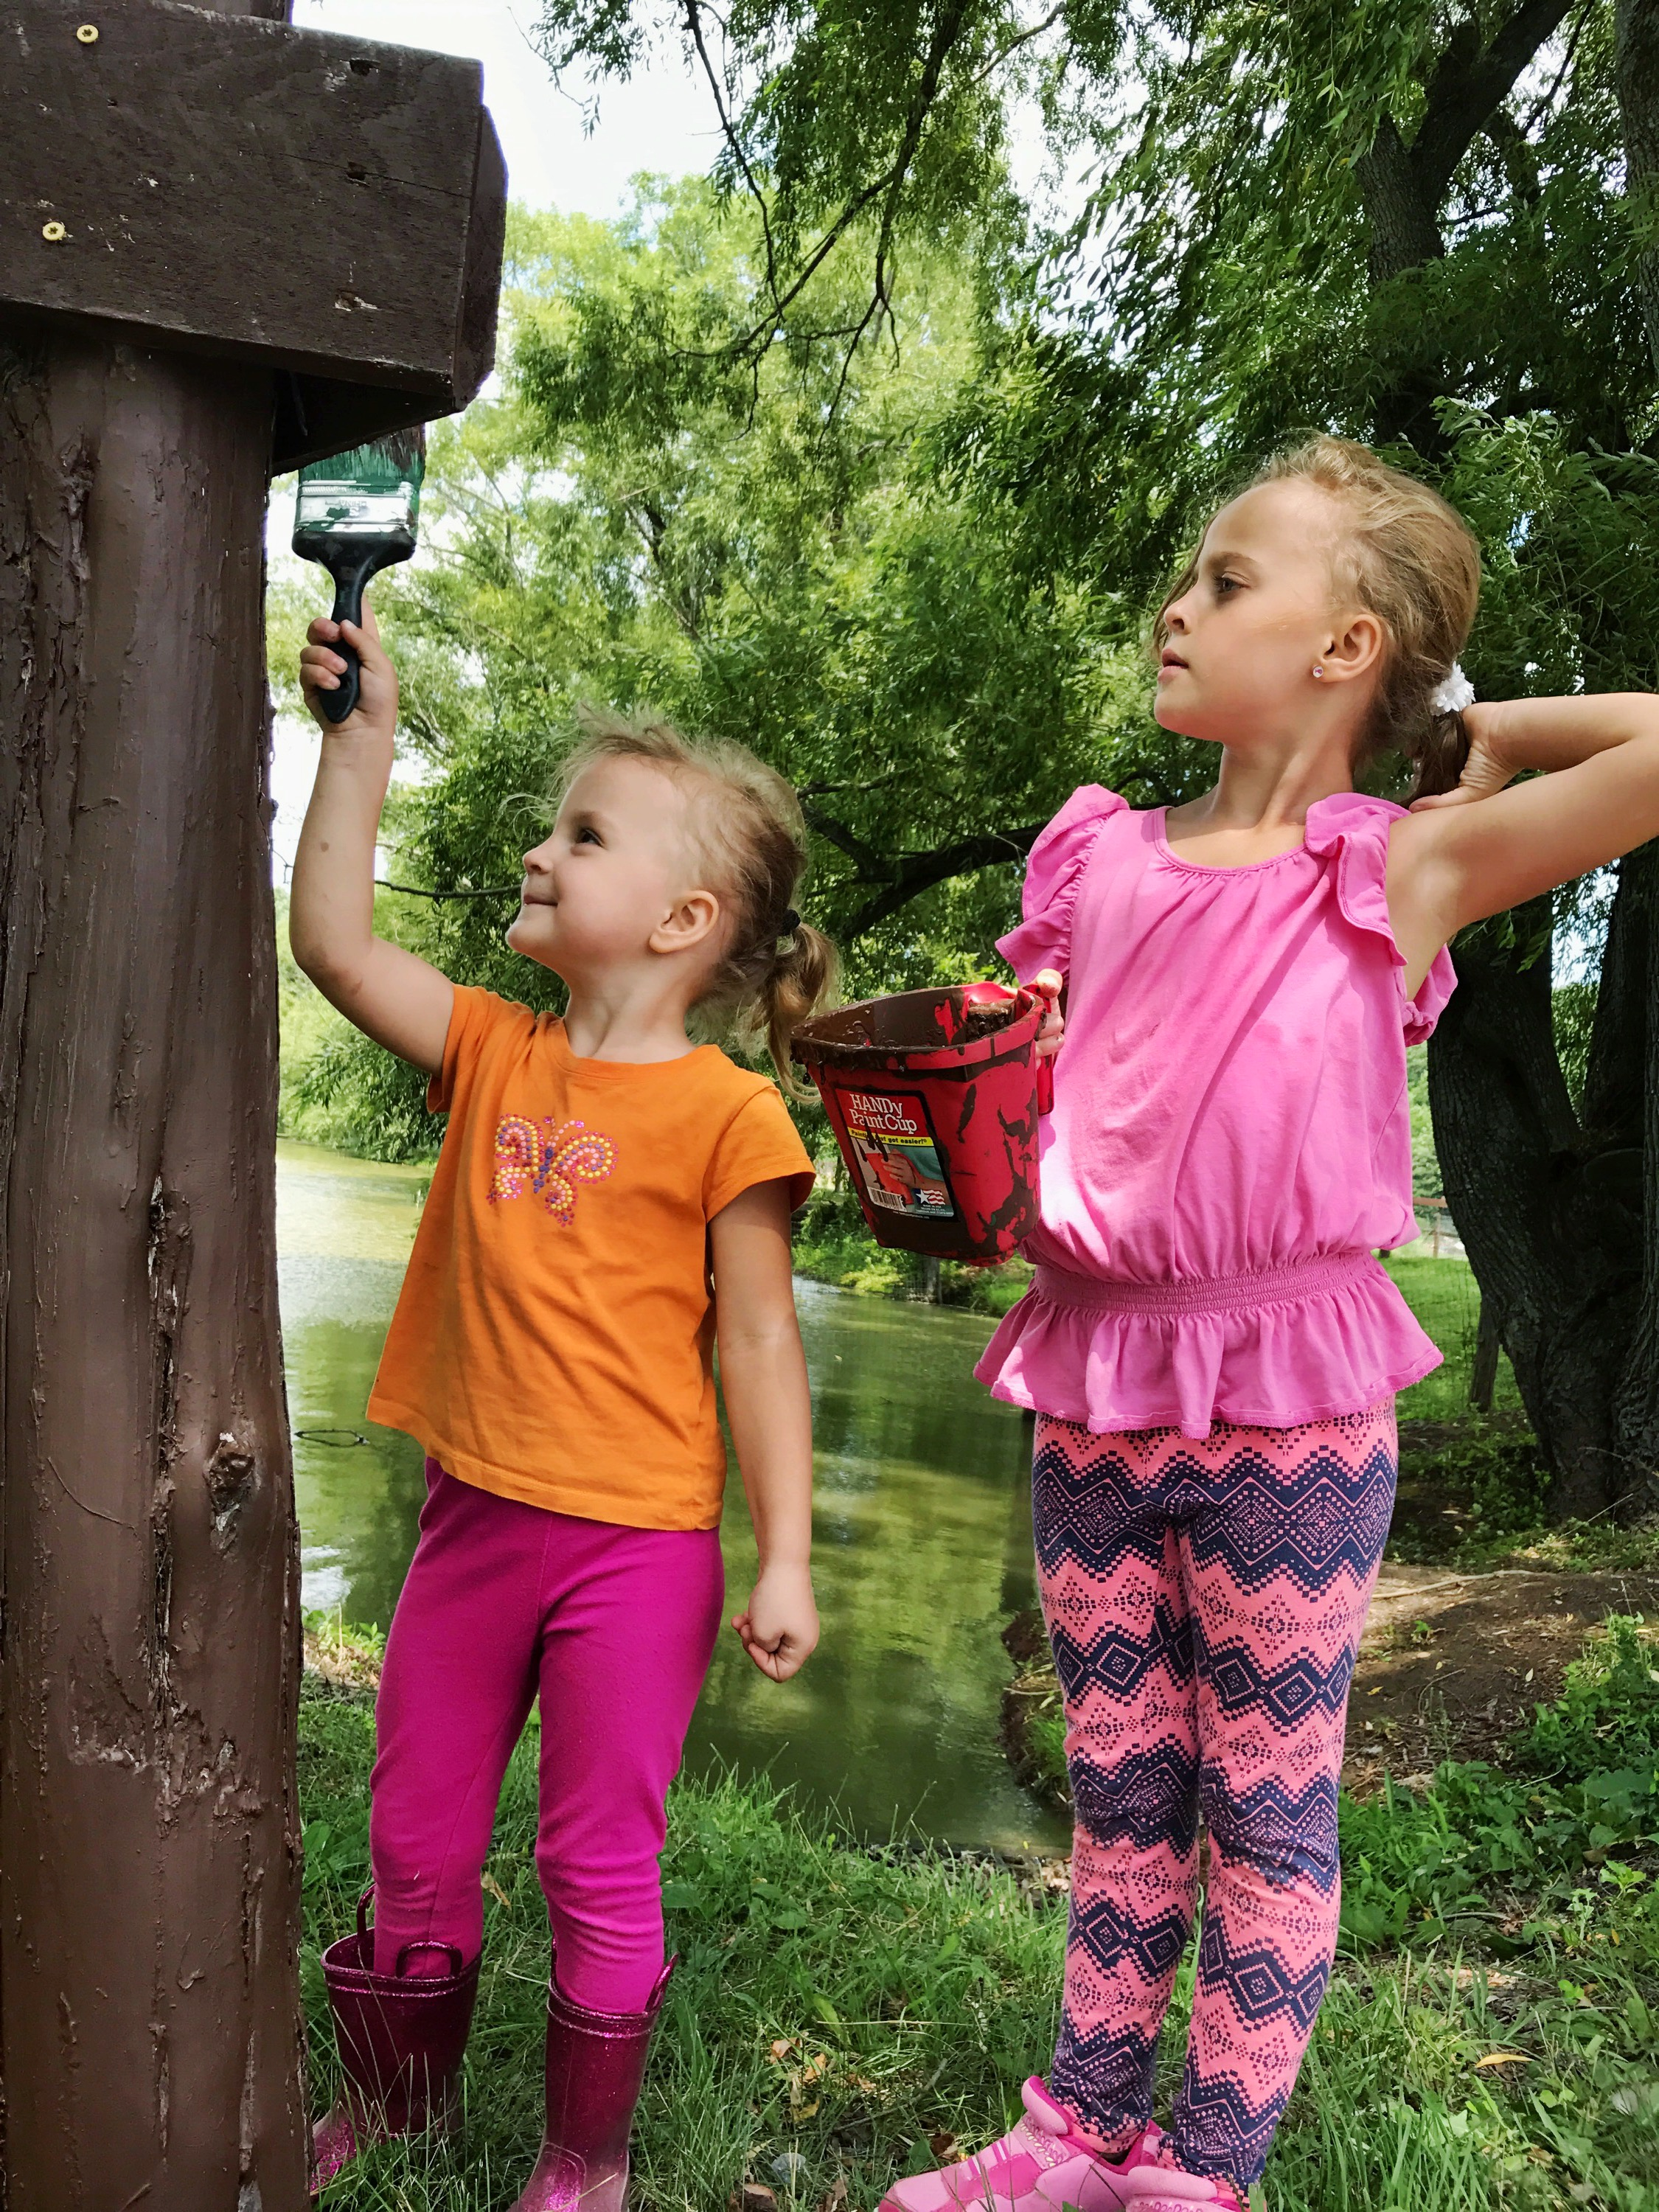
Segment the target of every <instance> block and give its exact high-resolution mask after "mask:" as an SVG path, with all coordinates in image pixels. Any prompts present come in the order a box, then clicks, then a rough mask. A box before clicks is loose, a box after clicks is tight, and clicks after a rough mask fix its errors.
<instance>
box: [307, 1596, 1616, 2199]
mask: <svg viewBox="0 0 1659 2212" xmlns="http://www.w3.org/2000/svg"><path fill="white" fill-rule="evenodd" d="M1653 1657H1654V1655H1653V1651H1652V1649H1651V1647H1650V1644H1647V1643H1646V1642H1645V1641H1644V1640H1643V1638H1641V1637H1639V1636H1638V1633H1637V1631H1636V1628H1635V1626H1634V1625H1633V1624H1622V1625H1620V1624H1614V1625H1613V1632H1612V1634H1611V1636H1610V1638H1609V1639H1608V1640H1607V1642H1606V1643H1605V1644H1601V1645H1600V1646H1598V1647H1596V1648H1595V1649H1593V1650H1592V1651H1591V1653H1590V1654H1589V1656H1587V1658H1586V1660H1585V1661H1584V1662H1582V1663H1581V1664H1580V1665H1579V1666H1578V1667H1577V1668H1576V1669H1575V1670H1574V1672H1573V1674H1572V1675H1571V1679H1570V1680H1569V1683H1568V1686H1567V1688H1566V1690H1565V1692H1564V1694H1563V1696H1562V1698H1561V1699H1559V1701H1558V1703H1557V1705H1555V1706H1553V1707H1551V1708H1549V1709H1547V1711H1545V1712H1544V1713H1542V1714H1541V1716H1540V1718H1539V1720H1538V1722H1537V1723H1536V1724H1535V1725H1534V1728H1533V1729H1531V1730H1529V1731H1528V1733H1527V1735H1525V1737H1524V1738H1523V1739H1522V1741H1520V1742H1519V1743H1518V1744H1517V1745H1516V1747H1515V1751H1514V1755H1513V1758H1512V1759H1511V1761H1510V1764H1509V1765H1507V1766H1506V1767H1505V1768H1504V1770H1503V1771H1498V1769H1496V1768H1492V1767H1488V1766H1480V1765H1465V1766H1448V1767H1444V1768H1443V1769H1442V1770H1441V1771H1440V1773H1439V1774H1438V1775H1437V1777H1436V1778H1435V1779H1434V1782H1433V1784H1432V1785H1431V1787H1429V1788H1427V1789H1422V1790H1415V1791H1407V1790H1398V1789H1396V1790H1392V1791H1391V1792H1390V1793H1389V1794H1388V1795H1387V1796H1385V1798H1384V1800H1383V1802H1381V1804H1380V1805H1377V1806H1370V1807H1364V1806H1356V1805H1354V1804H1352V1802H1348V1801H1345V1802H1344V1806H1343V1810H1342V1820H1343V1843H1344V1857H1345V1863H1346V1866H1347V1869H1348V1889H1349V1900H1348V1905H1347V1908H1346V1911H1345V1933H1344V1942H1343V1950H1344V1955H1343V1956H1342V1957H1341V1958H1340V1960H1339V1961H1338V1966H1337V1970H1336V1973H1335V1976H1334V1979H1333V1982H1332V1984H1331V1989H1330V1992H1329V1995H1328V1997H1327V2000H1326V2002H1325V2006H1324V2009H1323V2011H1322V2013H1321V2015H1320V2019H1319V2023H1318V2027H1317V2028H1316V2033H1315V2037H1314V2040H1313V2044H1312V2045H1311V2047H1310V2051H1309V2055H1308V2059H1307V2062H1306V2063H1305V2065H1304V2069H1303V2074H1302V2078H1301V2081H1300V2082H1299V2083H1298V2085H1297V2091H1296V2093H1295V2096H1294V2097H1293V2099H1292V2100H1291V2106H1290V2109H1289V2112H1287V2114H1286V2117H1285V2124H1284V2126H1283V2128H1282V2130H1281V2131H1280V2134H1279V2141H1278V2142H1277V2144H1276V2146H1275V2148H1274V2153H1273V2160H1272V2162H1271V2163H1270V2165H1269V2166H1268V2169H1267V2179H1266V2186H1265V2192H1264V2193H1265V2197H1266V2201H1267V2203H1268V2204H1270V2205H1271V2206H1273V2208H1275V2212H1281V2208H1282V2212H1361V2208H1364V2212H1379V2208H1382V2212H1464V2208H1468V2212H1474V2208H1481V2212H1486V2208H1492V2212H1499V2208H1506V2207H1521V2208H1528V2212H1530V2208H1534V2207H1536V2208H1539V2212H1544V2208H1550V2207H1561V2208H1563V2212H1567V2208H1570V2207H1571V2206H1575V2205H1579V2206H1588V2207H1590V2208H1592V2212H1594V2208H1598V2207H1602V2208H1607V2212H1659V1909H1656V1906H1659V1891H1656V1884H1655V1881H1654V1875H1655V1873H1656V1871H1659V1855H1656V1851H1655V1844H1656V1842H1659V1673H1656V1669H1655V1668H1654V1665H1653ZM534 1749H535V1746H534V1742H533V1737H532V1741H531V1742H530V1743H529V1744H528V1745H527V1746H526V1747H524V1748H523V1749H521V1751H520V1754H519V1756H518V1757H517V1758H516V1759H515V1760H514V1762H513V1767H512V1769H511V1771H510V1772H509V1776H508V1779H507V1788H506V1790H505V1792H504V1795H503V1798H502V1803H501V1814H500V1818H499V1820H498V1823H497V1829H496V1838H495V1850H494V1851H493V1853H492V1856H491V1858H490V1861H489V1881H490V1884H491V1885H492V1887H491V1889H490V1893H489V1896H488V1897H487V1899H486V1905H485V1912H486V1919H485V1932H486V1959H485V1967H484V1972H483V1982H482V1987H481V1995H480V2002H479V2010H478V2019H477V2027H476V2028H475V2031H474V2034H473V2039H472V2045H471V2051H470V2052H469V2056H468V2066H467V2125H466V2128H465V2132H464V2134H463V2135H462V2136H460V2137H459V2139H458V2140H457V2141H456V2142H453V2143H450V2144H441V2145H433V2144H427V2143H416V2144H394V2145H388V2146H386V2147H384V2148H381V2149H380V2150H377V2151H375V2152H374V2153H372V2154H370V2155H369V2156H368V2157H367V2158H366V2159H365V2160H363V2161H362V2164H361V2166H359V2167H357V2168H356V2169H354V2170H352V2171H351V2172H349V2173H348V2175H347V2176H346V2177H345V2178H344V2179H343V2180H342V2182H341V2183H340V2184H339V2185H337V2187H336V2188H335V2189H334V2190H333V2191H331V2192H330V2195H329V2196H328V2197H327V2198H326V2199H325V2212H394V2208H395V2212H438V2208H440V2207H442V2208H445V2212H452V2208H453V2212H495V2208H505V2207H506V2206H507V2205H509V2204H510V2203H512V2201H513V2194H514V2192H515V2191H516V2189H517V2187H518V2186H519V2185H520V2182H521V2181H522V2179H523V2176H524V2173H525V2172H526V2170H527V2168H528V2166H529V2163H530V2161H531V2160H532V2157H533V2154H534V2151H535V2148H536V2143H537V2140H538V2125H539V2118H540V2115H539V2105H538V2099H539V2083H540V2043H541V1997H542V1985H543V1977H544V1973H545V1971H546V1961H547V1932H546V1923H545V1917H544V1911H543V1907H542V1903H541V1898H540V1893H539V1892H538V1887H537V1885H536V1879H535V1870H534V1866H533V1863H532V1856H531V1854H532V1844H533V1838H534V1826H535V1820H534V1812H535V1769H534V1764H533V1753H534ZM372 1750H373V1721H372V1716H371V1714H370V1712H369V1711H368V1706H367V1705H366V1704H364V1703H363V1702H362V1701H361V1700H356V1701H353V1700H350V1699H342V1698H339V1697H337V1696H336V1695H334V1694H331V1693H330V1692H327V1691H325V1689H323V1688H322V1687H321V1686H320V1685H319V1684H318V1683H317V1681H316V1680H315V1679H314V1678H310V1677H308V1678H307V1696H306V1699H305V1700H304V1702H303V1703H302V1705H301V1796H302V1802H303V1805H304V1809H305V1817H306V1821H307V1831H306V1832H307V1871H306V1892H305V1897H306V1945H305V1954H304V1973H305V1988H306V1996H307V2008H308V2011H309V2015H310V2019H311V2024H312V2032H313V2090H314V2094H315V2095H316V2097H317V2099H318V2100H319V2101H320V2100H322V2099H323V2098H325V2097H326V2096H327V2095H328V2094H329V2093H331V2088H332V2086H333V2078H332V2077H333V2064H334V2061H333V2051H332V2041H331V2035H330V2033H329V2031H328V2027H327V2025H326V2021H325V2007H324V2004H323V1999H322V1990H321V1980H320V1974H319V1969H318V1965H317V1955H318V1949H319V1945H320V1944H321V1943H323V1942H326V1941H328V1940H330V1939H331V1937H332V1936H334V1935H335V1934H337V1933H339V1932H341V1931H343V1929H345V1928H346V1927H347V1926H348V1925H349V1921H350V1917H351V1912H352V1905H353V1901H354V1899H355V1898H356V1892H357V1889H358V1887H360V1885H361V1883H362V1881H363V1879H364V1877H365V1874H366V1869H367V1852H368V1826H367V1816H368V1766H369V1761H370V1758H371V1756H372ZM1614 1759H1616V1760H1617V1761H1618V1762H1620V1763H1619V1764H1618V1765H1609V1764H1608V1761H1609V1760H1614ZM664 1879H665V1890H664V1896H665V1904H666V1905H668V1907H669V1920H670V1932H671V1942H674V1943H675V1944H677V1945H678V1948H679V1950H680V1954H681V1966H680V1971H679V1973H678V1977H677V1978H676V1980H675V1982H674V1984H673V1985H672V1988H671V1994H670V1998H669V2002H668V2005H667V2008H666V2010H665V2015H664V2021H663V2026H662V2030H661V2033H660V2035H659V2042H658V2048H657V2053H656V2057H655V2059H654V2062H653V2069H652V2074H651V2077H650V2080H649V2082H648V2085H647V2092H646V2096H645V2100H644V2102H643V2104H642V2106H641V2116H640V2127H639V2138H638V2160H637V2167H636V2175H637V2179H636V2185H635V2200H636V2202H637V2203H639V2204H640V2205H641V2206H642V2207H646V2208H657V2207H662V2208H670V2207H672V2208H680V2207H685V2208H695V2212H724V2208H725V2207H726V2204H727V2201H728V2198H729V2197H730V2193H731V2191H732V2189H733V2188H734V2186H735V2185H738V2183H739V2182H741V2181H742V2180H743V2179H745V2178H753V2179H759V2180H762V2181H764V2182H766V2183H767V2184H768V2185H770V2186H772V2187H774V2188H775V2191H776V2193H777V2196H778V2198H779V2203H780V2205H781V2207H783V2208H784V2212H790V2207H791V2206H792V2205H799V2206H802V2207H809V2206H810V2207H811V2209H812V2212H820V2208H823V2207H824V2206H825V2205H826V2204H827V2203H829V2202H830V2201H832V2200H833V2199H834V2197H836V2192H837V2191H839V2190H841V2189H842V2187H843V2185H844V2191H845V2196H846V2201H847V2202H848V2204H849V2205H850V2206H852V2207H854V2208H855V2212H867V2208H870V2207H872V2206H873V2205H874V2204H875V2203H876V2202H877V2201H878V2198H879V2197H880V2195H881V2193H882V2191H883V2190H884V2188H885V2187H886V2185H887V2184H888V2183H889V2182H890V2179H892V2178H893V2177H895V2176H896V2175H897V2174H899V2173H901V2172H904V2171H905V2170H907V2168H911V2167H915V2166H925V2165H928V2164H931V2163H933V2162H934V2158H933V2152H932V2151H931V2150H930V2149H929V2148H928V2143H929V2139H930V2137H933V2136H938V2135H942V2134H950V2135H953V2136H957V2137H958V2138H959V2139H960V2141H961V2142H963V2144H964V2145H971V2144H973V2143H975V2142H980V2141H982V2140H984V2139H985V2138H987V2137H988V2136H992V2135H994V2134H996V2133H997V2132H999V2131H1000V2130H1001V2129H1002V2128H1003V2127H1004V2126H1005V2125H1006V2124H1008V2122H1009V2121H1010V2120H1011V2119H1012V2118H1013V2117H1014V2116H1015V2114H1016V2112H1017V2111H1018V2088H1019V2083H1020V2081H1021V2080H1022V2079H1023V2078H1024V2075H1025V2074H1027V2073H1028V2072H1030V2071H1032V2070H1034V2069H1041V2068H1042V2065H1043V2063H1044V2061H1045V2059H1046V2056H1047V2052H1048V2048H1049V2045H1050V2044H1051V2040H1052V2037H1053V2033H1054V2017H1055V2005H1056V1999H1057V1995H1058V1989H1059V1978H1060V1960H1061V1954H1062V1945H1063V1940H1064V1929H1065V1918H1064V1911H1063V1908H1062V1907H1061V1906H1060V1905H1059V1904H1057V1903H1056V1902H1055V1901H1054V1899H1052V1897H1050V1896H1048V1895H1047V1894H1046V1893H1043V1892H1042V1891H1040V1890H1039V1889H1037V1888H1036V1887H1035V1886H1028V1885H1024V1884H1022V1882H1020V1881H1018V1880H1017V1879H1016V1877H1015V1875H1013V1874H1012V1873H1011V1872H1009V1871H1008V1870H1007V1869H1004V1868H1002V1867H1000V1866H999V1865H996V1864H994V1863H991V1862H989V1861H987V1860H983V1859H963V1858H951V1857H945V1856H941V1855H939V1854H936V1853H933V1852H932V1851H929V1850H926V1849H915V1850H910V1849H902V1848H900V1849H890V1850H875V1851H872V1850H867V1849H865V1848H862V1847H860V1845H859V1844H857V1843H856V1842H854V1841H853V1840H850V1839H848V1838H846V1837H844V1836H842V1835H840V1834H838V1833H837V1832H836V1830H835V1828H834V1826H833V1825H832V1824H831V1823H830V1822H829V1821H828V1820H823V1819H819V1818H816V1817H811V1816H808V1815H806V1814H803V1813H802V1812H801V1811H800V1809H799V1808H798V1807H796V1806H795V1805H794V1804H793V1803H792V1802H790V1801H789V1800H788V1799H787V1798H786V1797H783V1796H779V1795H778V1794H777V1793H775V1792H774V1791H772V1790H769V1789H768V1788H767V1787H766V1786H765V1785H764V1784H738V1782H736V1781H733V1780H731V1779H726V1780H717V1781H715V1782H713V1783H710V1784H682V1785H680V1786H679V1787H678V1788H677V1789H676V1790H675V1792H674V1796H673V1798H672V1801H671V1808H670V1835H669V1843H668V1848H667V1850H666V1851H665V1855H664ZM1191 1990H1192V1960H1191V1955H1190V1954H1189V1955H1188V1960H1187V1962H1186V1964H1185V1966H1183V1968H1182V1973H1181V1975H1180V1977H1179V1978H1178V1981H1177V1986H1176V2002H1175V2003H1174V2005H1173V2007H1172V2008H1171V2015H1170V2026H1169V2029H1168V2031H1167V2032H1166V2036H1165V2040H1164V2050H1163V2052H1162V2062H1161V2067H1160V2077H1161V2078H1160V2094H1161V2098H1162V2100H1163V2102H1164V2105H1165V2106H1167V2102H1168V2099H1169V2096H1170V2093H1171V2092H1172V2091H1173V2088H1174V2087H1175V2084H1176V2079H1177V2076H1178V2070H1179V2063H1180V2051H1181V2043H1182V2037H1183V2035H1184V2032H1185V2020H1186V2015H1187V2010H1188V2007H1189V2005H1190V2002H1191ZM1494 2057H1501V2063H1498V2064H1496V2065H1492V2064H1487V2065H1483V2064H1482V2063H1481V2062H1482V2061H1483V2060H1488V2061H1490V2060H1492V2058H1494ZM786 2152H793V2153H795V2154H797V2155H798V2156H799V2159H800V2160H803V2161H804V2165H803V2166H802V2167H801V2169H800V2170H799V2173H798V2175H797V2177H796V2183H795V2186H794V2187H793V2190H792V2189H791V2188H790V2187H789V2186H788V2185H787V2184H786V2183H784V2182H783V2181H781V2180H780V2179H779V2178H778V2176H777V2174H776V2173H775V2171H774V2161H775V2160H777V2159H778V2158H779V2157H780V2155H781V2154H784V2153H786Z"/></svg>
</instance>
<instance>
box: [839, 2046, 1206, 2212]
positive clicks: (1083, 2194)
mask: <svg viewBox="0 0 1659 2212" xmlns="http://www.w3.org/2000/svg"><path fill="white" fill-rule="evenodd" d="M1020 2094H1021V2097H1022V2098H1023V2100H1024V2106H1025V2117H1024V2119H1023V2120H1021V2121H1020V2122H1019V2123H1018V2125H1017V2126H1015V2127H1012V2128H1011V2129H1010V2130H1009V2131H1008V2133H1007V2134H1006V2136H999V2137H998V2139H997V2140H996V2142H994V2143H991V2144H988V2145H987V2148H985V2149H984V2150H982V2151H979V2152H977V2153H976V2154H975V2156H974V2157H972V2158H964V2159H962V2160H959V2161H958V2162H957V2164H956V2165H955V2166H941V2167H939V2169H938V2171H937V2172H933V2173H913V2174H911V2175H910V2176H909V2177H908V2179H906V2180H904V2181H899V2182H896V2183H895V2184H894V2185H893V2186H892V2188H891V2189H890V2190H889V2191H888V2192H887V2194H886V2196H885V2197H883V2199H882V2202H881V2212H1063V2208H1065V2207H1067V2206H1069V2207H1071V2208H1073V2212H1123V2208H1124V2206H1125V2204H1126V2203H1127V2190H1126V2188H1125V2181H1126V2179H1127V2176H1128V2175H1129V2174H1131V2173H1132V2172H1134V2171H1135V2170H1136V2169H1137V2168H1138V2167H1140V2166H1145V2165H1146V2164H1147V2163H1148V2162H1149V2160H1152V2159H1153V2158H1155V2157H1156V2156H1157V2153H1158V2144H1159V2143H1160V2142H1161V2141H1162V2140H1163V2138H1162V2136H1160V2134H1159V2132H1158V2130H1157V2129H1156V2128H1152V2127H1149V2128H1148V2129H1147V2130H1146V2133H1145V2134H1144V2135H1143V2136H1140V2137H1139V2139H1138V2141H1136V2142H1134V2143H1133V2144H1132V2145H1131V2147H1130V2148H1129V2149H1128V2150H1127V2151H1126V2152H1125V2153H1124V2154H1123V2155H1122V2156H1121V2158H1116V2159H1111V2158H1107V2157H1105V2156H1104V2155H1103V2153H1102V2152H1101V2150H1100V2148H1099V2146H1098V2145H1097V2143H1095V2142H1091V2140H1090V2139H1089V2138H1088V2137H1087V2136H1085V2135H1084V2134H1083V2133H1082V2132H1081V2130H1079V2127H1078V2124H1077V2123H1076V2121H1075V2120H1073V2118H1072V2117H1071V2115H1070V2113H1069V2112H1065V2111H1063V2110H1062V2109H1061V2107H1060V2106H1059V2105H1057V2104H1056V2103H1055V2102H1054V2099H1053V2098H1052V2097H1051V2096H1050V2095H1049V2094H1048V2087H1047V2086H1046V2085H1045V2084H1044V2083H1043V2082H1042V2081H1039V2080H1038V2078H1037V2076H1036V2075H1035V2074H1034V2075H1032V2076H1031V2078H1030V2081H1028V2082H1027V2083H1026V2084H1025V2087H1024V2089H1023V2090H1022V2091H1021V2092H1020Z"/></svg>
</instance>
